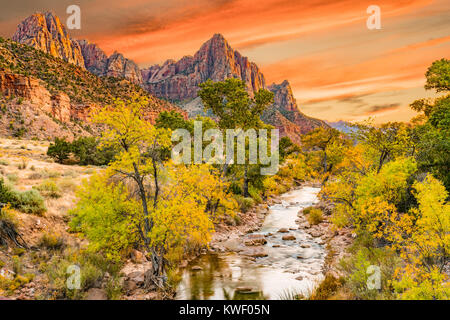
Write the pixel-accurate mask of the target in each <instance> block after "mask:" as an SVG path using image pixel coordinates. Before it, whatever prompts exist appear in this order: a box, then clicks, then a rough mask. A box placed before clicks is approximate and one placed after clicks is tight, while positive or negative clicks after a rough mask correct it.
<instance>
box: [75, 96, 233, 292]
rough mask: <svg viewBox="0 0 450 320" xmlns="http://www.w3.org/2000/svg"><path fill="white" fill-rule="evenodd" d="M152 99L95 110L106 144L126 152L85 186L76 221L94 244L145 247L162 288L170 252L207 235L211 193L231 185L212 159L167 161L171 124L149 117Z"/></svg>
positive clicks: (114, 249) (153, 278) (152, 276)
mask: <svg viewBox="0 0 450 320" xmlns="http://www.w3.org/2000/svg"><path fill="white" fill-rule="evenodd" d="M148 105H149V101H148V100H147V99H145V98H135V99H133V100H131V101H128V102H124V101H121V100H117V101H115V103H114V106H113V107H106V108H104V109H102V110H100V111H99V112H98V113H97V114H96V115H95V116H94V121H95V122H97V123H100V124H103V125H104V126H105V130H104V131H103V133H102V137H101V146H105V147H113V148H114V149H115V150H120V152H119V153H118V154H117V155H116V157H115V160H114V161H112V162H111V163H110V164H109V166H108V168H107V169H106V172H105V173H104V176H102V177H98V176H94V177H93V178H92V179H91V181H90V182H89V183H86V184H85V185H84V187H83V188H82V190H81V191H80V192H79V198H80V201H79V203H78V204H77V207H76V208H75V210H74V212H73V213H74V215H75V217H76V219H74V222H73V224H72V225H73V227H74V228H78V229H79V230H80V231H82V232H84V233H86V234H87V236H88V238H89V239H90V240H91V241H90V242H91V243H90V246H92V247H94V248H96V249H104V250H106V251H108V252H109V254H110V256H114V253H115V255H116V256H117V255H118V254H119V253H120V251H123V250H125V249H126V248H127V247H129V246H136V245H139V246H143V247H144V248H145V249H146V251H147V252H148V253H149V256H150V257H149V258H150V259H151V262H152V268H151V269H150V270H148V271H147V272H146V284H147V285H148V286H157V287H159V288H161V289H162V288H164V287H165V285H166V281H167V277H166V271H167V268H168V267H169V261H168V256H170V255H171V254H173V252H174V251H177V250H178V251H179V250H184V248H186V247H187V246H188V243H196V244H201V245H202V244H206V243H207V242H208V241H209V239H210V234H211V232H212V231H213V229H214V226H213V221H214V217H213V216H211V214H209V213H208V212H207V210H206V206H207V203H208V200H209V199H210V198H212V197H218V198H223V197H224V194H222V193H221V190H224V189H226V188H227V187H226V186H224V185H223V182H222V181H220V179H219V175H218V174H215V172H214V170H213V169H212V168H210V167H205V166H207V165H200V166H184V165H182V166H174V165H172V164H171V162H170V161H167V158H168V155H169V152H168V150H170V144H171V141H170V129H166V128H156V127H154V126H153V125H151V124H150V123H149V122H148V121H146V120H145V111H146V108H147V107H148ZM231 205H232V204H230V206H231ZM105 226H113V227H112V228H106V227H105Z"/></svg>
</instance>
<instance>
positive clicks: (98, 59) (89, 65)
mask: <svg viewBox="0 0 450 320" xmlns="http://www.w3.org/2000/svg"><path fill="white" fill-rule="evenodd" d="M77 42H78V44H79V46H80V48H81V53H82V54H83V58H84V66H85V67H86V69H87V70H89V71H90V72H92V73H93V74H96V75H104V74H105V70H106V69H107V65H108V57H107V56H106V54H105V52H103V50H102V49H100V48H99V47H98V46H97V45H96V44H94V43H91V42H89V41H87V40H77Z"/></svg>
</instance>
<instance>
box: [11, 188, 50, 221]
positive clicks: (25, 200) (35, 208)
mask: <svg viewBox="0 0 450 320" xmlns="http://www.w3.org/2000/svg"><path fill="white" fill-rule="evenodd" d="M18 195H19V197H18V198H19V206H18V209H19V210H20V211H23V212H25V213H31V214H37V215H42V214H43V213H44V212H45V211H47V208H46V207H45V204H44V199H43V198H42V196H41V195H40V194H39V192H37V191H36V190H28V191H24V192H20V193H18Z"/></svg>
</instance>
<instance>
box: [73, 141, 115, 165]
mask: <svg viewBox="0 0 450 320" xmlns="http://www.w3.org/2000/svg"><path fill="white" fill-rule="evenodd" d="M71 149H72V152H73V154H74V155H75V157H76V158H77V159H78V162H79V164H81V165H96V166H102V165H107V164H108V163H109V162H110V161H111V160H112V159H113V158H114V155H115V152H114V150H113V149H111V148H103V149H99V141H98V139H96V138H94V137H80V138H78V139H77V140H75V141H73V142H72V144H71Z"/></svg>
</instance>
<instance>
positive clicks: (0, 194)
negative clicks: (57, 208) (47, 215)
mask: <svg viewBox="0 0 450 320" xmlns="http://www.w3.org/2000/svg"><path fill="white" fill-rule="evenodd" d="M0 202H1V203H9V204H10V205H11V207H12V208H15V209H18V210H20V211H22V212H25V213H32V214H37V215H42V214H43V213H44V212H45V211H46V210H47V209H46V207H45V204H44V199H43V198H42V196H41V195H40V194H39V192H38V191H36V190H34V189H32V190H27V191H23V192H20V191H17V190H14V189H13V188H12V187H11V186H9V185H6V184H5V183H4V181H3V179H0Z"/></svg>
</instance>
